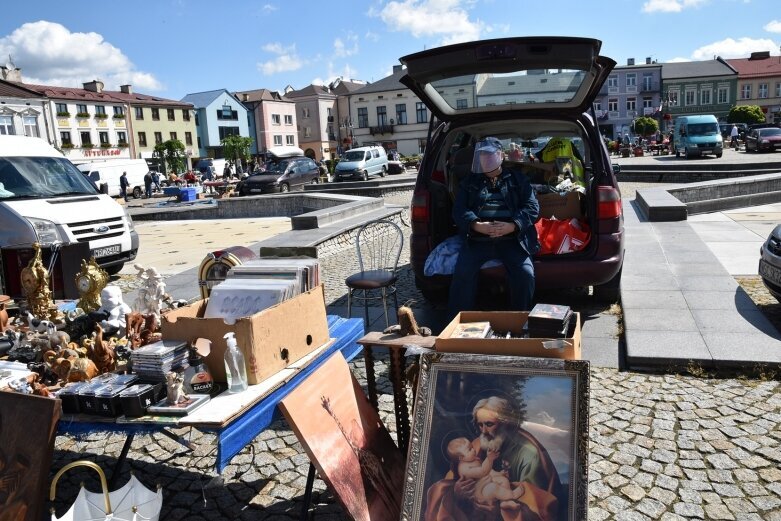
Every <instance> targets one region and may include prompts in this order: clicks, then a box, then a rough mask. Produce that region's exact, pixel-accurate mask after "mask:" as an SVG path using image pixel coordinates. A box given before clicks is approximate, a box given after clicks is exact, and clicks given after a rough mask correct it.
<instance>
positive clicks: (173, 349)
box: [130, 340, 187, 382]
mask: <svg viewBox="0 0 781 521" xmlns="http://www.w3.org/2000/svg"><path fill="white" fill-rule="evenodd" d="M130 360H131V362H132V363H133V372H134V373H135V374H137V375H138V376H139V378H141V379H142V380H143V381H145V382H165V375H166V374H168V372H170V371H179V370H182V369H184V368H185V366H186V365H187V342H179V341H174V340H161V341H159V342H155V343H153V344H149V345H145V346H143V347H139V348H138V349H136V350H135V351H133V352H132V353H131V354H130Z"/></svg>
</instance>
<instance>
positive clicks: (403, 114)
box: [396, 103, 407, 125]
mask: <svg viewBox="0 0 781 521" xmlns="http://www.w3.org/2000/svg"><path fill="white" fill-rule="evenodd" d="M396 124H397V125H406V124H407V104H406V103H399V104H397V105H396Z"/></svg>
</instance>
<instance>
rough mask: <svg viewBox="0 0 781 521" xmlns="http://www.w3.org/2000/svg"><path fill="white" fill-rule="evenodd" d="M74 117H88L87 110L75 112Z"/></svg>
mask: <svg viewBox="0 0 781 521" xmlns="http://www.w3.org/2000/svg"><path fill="white" fill-rule="evenodd" d="M76 117H77V118H88V117H89V112H77V113H76Z"/></svg>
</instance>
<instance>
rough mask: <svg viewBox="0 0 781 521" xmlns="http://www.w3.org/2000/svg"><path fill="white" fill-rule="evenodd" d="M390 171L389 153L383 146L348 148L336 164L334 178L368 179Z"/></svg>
mask: <svg viewBox="0 0 781 521" xmlns="http://www.w3.org/2000/svg"><path fill="white" fill-rule="evenodd" d="M387 173H388V153H387V152H386V151H385V149H384V148H382V147H377V146H374V147H359V148H353V149H351V150H348V151H347V152H345V153H344V155H343V156H342V158H341V159H340V160H339V162H338V163H337V164H336V170H335V171H334V180H335V181H341V180H342V179H352V178H358V179H363V180H364V181H366V180H367V179H369V176H372V175H374V174H380V177H385V174H387Z"/></svg>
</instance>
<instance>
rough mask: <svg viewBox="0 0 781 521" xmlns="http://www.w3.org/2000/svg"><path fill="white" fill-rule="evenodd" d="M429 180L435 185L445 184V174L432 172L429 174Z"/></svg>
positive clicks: (440, 171)
mask: <svg viewBox="0 0 781 521" xmlns="http://www.w3.org/2000/svg"><path fill="white" fill-rule="evenodd" d="M431 180H432V181H436V182H437V183H442V184H445V172H443V171H442V170H434V171H433V172H431Z"/></svg>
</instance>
